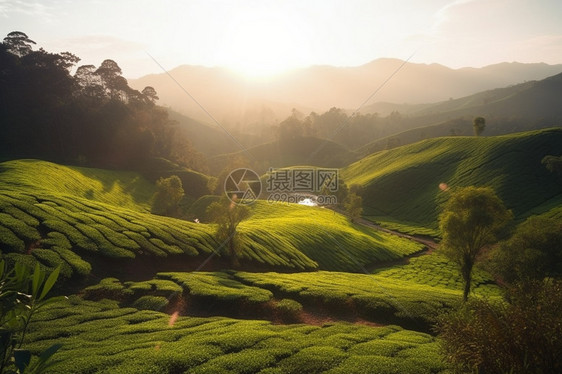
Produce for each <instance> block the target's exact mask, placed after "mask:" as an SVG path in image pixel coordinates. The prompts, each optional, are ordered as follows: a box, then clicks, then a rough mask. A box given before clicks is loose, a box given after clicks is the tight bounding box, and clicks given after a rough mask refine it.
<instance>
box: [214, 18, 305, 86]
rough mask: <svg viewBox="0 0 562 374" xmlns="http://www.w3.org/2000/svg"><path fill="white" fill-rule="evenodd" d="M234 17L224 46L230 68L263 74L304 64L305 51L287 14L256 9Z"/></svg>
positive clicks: (257, 76) (242, 71)
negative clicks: (275, 13)
mask: <svg viewBox="0 0 562 374" xmlns="http://www.w3.org/2000/svg"><path fill="white" fill-rule="evenodd" d="M233 18H234V19H233V21H232V23H231V24H230V28H229V29H230V32H229V35H228V36H227V38H226V43H225V45H224V47H223V48H222V53H223V54H224V55H223V58H222V60H223V61H225V64H226V65H227V67H228V68H230V69H231V70H234V71H236V72H238V73H240V74H242V75H244V76H246V77H248V78H262V77H269V76H272V75H276V74H279V73H283V72H285V71H287V70H290V69H294V68H297V67H300V66H304V65H305V62H304V59H305V57H306V53H305V51H303V48H302V43H301V42H300V40H299V37H298V35H297V33H296V30H295V29H294V25H293V26H292V25H291V20H290V19H289V18H288V17H283V15H282V14H277V15H272V14H270V13H264V12H259V11H253V12H245V13H239V14H238V15H237V16H235V17H233Z"/></svg>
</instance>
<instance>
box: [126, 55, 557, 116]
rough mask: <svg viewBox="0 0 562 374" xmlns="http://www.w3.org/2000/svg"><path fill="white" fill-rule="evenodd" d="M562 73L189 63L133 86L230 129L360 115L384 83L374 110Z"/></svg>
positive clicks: (394, 63) (543, 67) (522, 68)
mask: <svg viewBox="0 0 562 374" xmlns="http://www.w3.org/2000/svg"><path fill="white" fill-rule="evenodd" d="M397 70H399V71H398V72H397V73H396V74H395V75H394V76H393V77H392V78H391V79H390V80H389V81H388V82H387V83H386V84H384V82H385V81H386V80H387V79H388V78H389V77H390V76H391V75H392V74H393V73H394V72H396V71H397ZM561 72H562V64H558V65H548V64H545V63H531V64H525V63H517V62H512V63H500V64H494V65H489V66H485V67H482V68H461V69H451V68H448V67H446V66H443V65H439V64H419V63H410V62H408V63H404V62H403V61H401V60H398V59H389V58H381V59H377V60H374V61H372V62H370V63H367V64H365V65H361V66H357V67H333V66H312V67H308V68H303V69H296V70H292V71H290V72H286V73H284V74H281V75H279V76H277V77H272V78H269V79H263V80H255V81H253V80H249V79H246V78H244V77H242V76H240V75H237V74H236V73H234V72H231V71H229V70H228V69H225V68H218V67H213V68H208V67H202V66H189V65H182V66H179V67H177V68H175V69H172V70H171V71H170V72H169V74H170V75H171V76H172V77H173V78H174V80H176V81H177V83H176V82H175V81H174V80H172V79H171V78H170V76H168V74H167V73H161V74H152V75H147V76H144V77H141V78H139V79H134V80H130V84H131V86H132V87H134V88H142V87H145V86H153V87H154V88H155V89H156V91H157V92H158V95H159V97H160V104H161V105H164V106H169V107H170V108H172V109H173V110H175V111H178V112H180V113H182V114H185V115H188V116H190V117H192V118H194V119H197V120H199V121H205V122H213V120H212V119H211V118H210V117H209V115H208V113H209V114H211V115H212V116H213V117H214V119H215V120H217V121H219V122H220V123H223V124H224V125H236V124H237V123H242V124H245V125H247V124H252V123H258V124H273V123H276V122H279V121H281V120H283V119H284V118H286V117H287V116H288V115H289V114H290V111H291V109H292V108H297V109H299V110H300V111H302V112H304V113H309V112H310V111H312V110H314V111H318V112H323V111H325V110H328V109H329V108H331V107H340V108H345V109H350V110H355V109H358V108H359V106H360V105H361V104H362V103H363V102H364V101H365V100H366V99H367V98H368V97H369V96H370V95H372V94H373V92H375V91H376V90H377V89H378V88H380V87H381V86H383V84H384V86H383V87H382V88H381V89H380V90H379V91H377V92H376V94H375V95H374V96H373V97H372V99H371V100H370V102H369V103H366V105H367V106H369V105H371V104H373V103H377V102H389V103H400V104H402V103H408V104H422V103H432V102H438V101H443V100H447V99H449V98H458V97H463V96H468V95H471V94H474V93H476V92H480V91H485V90H490V89H494V88H497V87H506V86H509V85H514V84H519V83H523V82H525V81H531V80H541V79H544V78H546V77H549V76H552V75H555V74H558V73H561ZM178 83H179V85H178ZM180 85H181V87H180ZM184 90H186V91H187V92H189V94H190V95H191V96H193V97H194V98H195V99H196V100H197V102H198V103H195V102H194V101H193V100H192V99H191V98H190V97H189V96H188V95H186V93H185V92H184ZM199 104H200V105H201V106H202V107H203V108H205V110H202V109H201V107H200V106H199ZM206 112H208V113H206Z"/></svg>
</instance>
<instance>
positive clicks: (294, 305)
mask: <svg viewBox="0 0 562 374" xmlns="http://www.w3.org/2000/svg"><path fill="white" fill-rule="evenodd" d="M276 309H277V312H278V313H279V315H280V316H281V318H284V319H289V320H296V319H297V317H298V315H299V313H300V312H301V311H302V305H301V303H299V302H298V301H295V300H291V299H283V300H281V301H279V302H278V303H277V305H276Z"/></svg>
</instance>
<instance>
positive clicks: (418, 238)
mask: <svg viewBox="0 0 562 374" xmlns="http://www.w3.org/2000/svg"><path fill="white" fill-rule="evenodd" d="M333 210H335V211H336V212H338V213H340V214H343V215H345V213H344V212H343V211H342V210H341V209H337V208H333ZM355 223H357V224H359V225H362V226H367V227H371V228H373V229H375V230H378V231H382V232H386V233H387V234H392V235H396V236H399V237H401V238H406V239H410V240H413V241H415V242H418V243H421V244H423V245H425V246H426V247H427V251H426V252H424V254H429V253H431V252H433V251H434V250H435V249H436V248H437V246H438V244H437V243H436V242H435V241H434V240H433V239H431V238H428V237H423V236H419V235H408V234H404V233H402V232H399V231H394V230H390V229H387V228H384V227H382V226H380V225H377V224H376V223H373V222H371V221H369V220H366V219H365V218H359V219H358V220H356V221H355ZM412 257H413V256H412Z"/></svg>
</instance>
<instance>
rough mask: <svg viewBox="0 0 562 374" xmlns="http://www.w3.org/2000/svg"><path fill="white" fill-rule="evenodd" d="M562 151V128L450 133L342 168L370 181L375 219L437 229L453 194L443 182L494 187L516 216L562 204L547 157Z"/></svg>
mask: <svg viewBox="0 0 562 374" xmlns="http://www.w3.org/2000/svg"><path fill="white" fill-rule="evenodd" d="M561 153H562V129H561V128H554V129H548V130H540V131H532V132H524V133H518V134H512V135H504V136H496V137H445V138H436V139H428V140H423V141H420V142H417V143H414V144H410V145H405V146H402V147H398V148H395V149H391V150H387V151H381V152H377V153H374V154H372V155H370V156H367V157H365V158H363V159H361V160H360V161H358V162H355V163H353V164H351V165H350V166H348V167H346V168H344V169H343V171H342V176H343V178H345V180H346V182H347V183H348V184H350V185H351V184H360V185H362V186H364V188H365V193H364V197H363V203H364V208H365V214H366V215H369V216H371V217H372V219H374V220H379V221H388V222H393V221H394V222H396V221H397V222H402V223H404V222H410V223H411V224H412V225H413V226H423V227H432V228H436V225H437V214H438V212H439V205H440V203H441V202H442V201H444V199H445V198H446V194H447V192H446V191H441V190H440V189H439V185H440V183H446V184H447V185H448V187H449V188H455V187H458V186H469V185H478V186H491V187H493V188H494V189H495V190H496V192H497V193H498V194H499V196H500V197H501V198H502V199H503V201H504V202H505V204H506V206H507V207H508V208H509V209H512V210H513V212H514V214H515V216H516V218H518V219H522V218H525V217H526V216H528V215H531V214H534V213H542V212H545V211H548V210H549V209H552V208H555V207H558V206H560V205H561V204H562V184H561V183H560V179H559V177H557V176H556V175H555V174H553V173H551V172H549V171H548V170H546V168H545V167H544V166H543V165H541V160H542V158H543V157H544V156H546V155H557V156H558V155H560V154H561Z"/></svg>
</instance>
